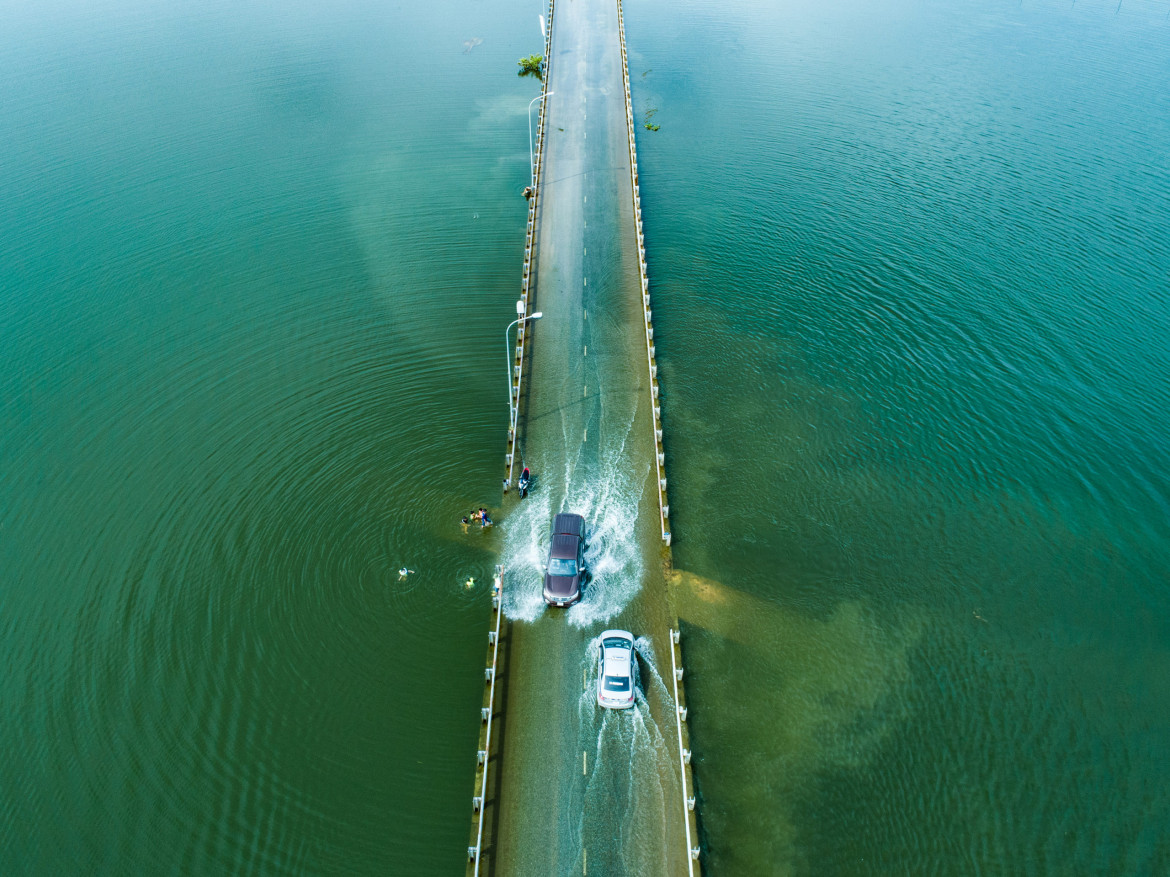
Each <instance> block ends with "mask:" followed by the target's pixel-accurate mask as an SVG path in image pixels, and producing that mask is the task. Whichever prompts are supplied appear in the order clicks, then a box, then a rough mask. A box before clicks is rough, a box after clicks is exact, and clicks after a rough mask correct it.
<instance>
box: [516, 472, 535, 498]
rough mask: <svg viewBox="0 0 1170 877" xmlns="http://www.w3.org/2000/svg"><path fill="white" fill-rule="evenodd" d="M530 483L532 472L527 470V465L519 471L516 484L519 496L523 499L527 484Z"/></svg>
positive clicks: (526, 491) (526, 492)
mask: <svg viewBox="0 0 1170 877" xmlns="http://www.w3.org/2000/svg"><path fill="white" fill-rule="evenodd" d="M531 483H532V473H530V472H529V471H528V467H527V466H525V467H524V471H523V472H521V473H520V480H519V481H518V482H517V483H516V486H517V487H519V488H520V498H521V499H524V497H525V496H527V495H528V485H529V484H531Z"/></svg>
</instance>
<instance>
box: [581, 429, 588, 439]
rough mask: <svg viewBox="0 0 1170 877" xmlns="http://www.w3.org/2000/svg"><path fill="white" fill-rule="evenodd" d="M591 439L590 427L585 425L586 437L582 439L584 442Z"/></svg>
mask: <svg viewBox="0 0 1170 877" xmlns="http://www.w3.org/2000/svg"><path fill="white" fill-rule="evenodd" d="M587 441H589V427H585V437H584V438H583V439H581V442H582V443H585V442H587Z"/></svg>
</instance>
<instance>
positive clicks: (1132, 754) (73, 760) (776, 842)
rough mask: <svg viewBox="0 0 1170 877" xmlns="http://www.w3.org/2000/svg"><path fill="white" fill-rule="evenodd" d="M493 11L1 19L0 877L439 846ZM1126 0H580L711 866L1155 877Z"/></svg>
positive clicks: (515, 221) (1160, 839)
mask: <svg viewBox="0 0 1170 877" xmlns="http://www.w3.org/2000/svg"><path fill="white" fill-rule="evenodd" d="M541 11H543V7H542V6H532V7H526V8H524V9H521V8H518V7H517V6H516V5H514V4H503V3H500V2H497V0H459V2H455V0H452V2H438V3H430V4H426V5H425V6H424V5H414V4H400V5H395V4H390V5H383V4H374V3H368V2H363V0H354V2H349V3H346V4H341V5H336V6H331V7H326V6H323V5H313V4H306V3H297V4H291V5H290V4H282V5H277V4H268V3H264V4H254V5H251V6H247V7H238V6H237V5H234V4H227V3H202V4H194V3H178V4H172V5H170V6H167V7H165V8H159V7H157V6H156V5H152V4H145V3H139V4H134V3H128V2H122V0H111V2H106V3H104V4H101V5H96V4H90V5H85V6H83V5H81V4H65V3H56V4H48V5H40V6H37V7H36V8H35V9H31V8H16V7H12V6H10V7H8V8H6V10H5V12H4V27H3V28H2V29H0V75H2V76H3V80H4V82H5V83H6V88H5V90H4V96H3V98H2V99H0V142H2V143H3V144H4V147H3V159H2V160H0V194H2V196H3V198H2V200H0V205H2V206H0V650H2V654H0V656H2V658H3V667H4V671H3V676H2V677H0V704H3V707H4V709H3V713H2V718H0V742H2V743H3V749H4V752H5V756H6V757H5V758H4V760H3V762H0V872H3V873H6V874H8V873H12V874H45V875H56V874H62V873H81V872H89V873H162V872H183V873H225V872H230V873H238V872H249V873H269V874H278V873H336V872H353V873H387V872H389V873H395V874H450V873H455V872H457V871H458V870H459V869H461V868H462V867H463V865H462V862H463V858H464V852H465V845H466V836H467V828H468V818H469V803H470V802H469V798H470V795H471V789H470V784H471V778H472V774H473V770H474V760H475V759H474V751H475V745H476V733H477V731H478V724H477V722H478V709H479V703H480V693H481V692H480V686H481V683H482V679H481V676H480V665H481V661H482V659H483V653H484V632H485V630H486V623H487V597H486V592H485V590H484V586H485V585H486V584H487V582H488V580H489V576H490V570H491V567H492V564H493V563H495V562H496V561H497V559H498V553H499V551H500V549H501V547H502V545H501V542H500V539H501V537H500V534H498V533H493V532H490V531H489V532H487V533H480V532H476V531H473V532H471V533H468V534H464V533H463V532H462V531H461V529H460V527H459V526H458V523H457V522H458V518H459V516H460V515H461V514H464V513H466V512H467V511H469V510H470V509H471V508H473V507H475V506H478V505H488V506H493V507H494V506H496V505H497V504H498V503H499V499H500V494H499V490H500V479H501V478H502V459H503V445H504V437H505V430H506V409H505V407H504V406H505V403H506V396H505V387H504V385H503V381H504V374H503V369H504V365H503V362H502V360H503V357H504V353H503V339H502V333H503V328H504V326H505V325H506V324H507V322H508V320H510V319H511V318H512V302H513V300H514V299H515V296H516V293H517V291H518V288H519V278H520V266H521V259H522V246H523V227H524V217H525V209H524V202H523V200H522V199H521V198H520V197H519V195H518V192H519V190H520V188H521V187H522V186H523V185H524V184H525V181H526V178H527V173H528V171H527V162H528V153H527V145H526V142H525V137H526V133H527V130H526V129H527V123H526V121H525V109H526V106H527V103H528V101H529V100H530V99H531V98H532V97H535V96H536V94H537V93H538V84H537V83H535V82H534V81H532V80H525V79H519V78H517V77H516V76H515V72H514V71H515V69H516V68H515V61H516V59H517V58H518V57H519V56H520V55H521V54H528V53H530V52H535V51H539V50H540V45H541V38H540V33H539V27H538V22H537V19H536V17H537V14H538V13H540V12H541ZM1166 14H1167V6H1166V4H1165V3H1153V2H1134V0H1126V2H1125V3H1124V4H1123V5H1122V6H1121V8H1120V10H1119V11H1118V10H1117V6H1116V4H1103V3H1097V2H1091V3H1086V2H1078V3H1076V4H1075V5H1074V4H1071V3H1070V4H1064V3H1059V4H1058V3H1042V4H1035V3H1028V2H1025V3H1023V4H1019V3H1017V2H1011V3H995V2H993V3H983V4H976V3H974V2H970V0H959V2H957V3H955V4H952V5H942V4H931V3H917V2H891V3H886V4H878V5H874V4H857V3H854V4H848V3H843V2H834V3H829V4H824V3H820V4H811V3H810V4H798V3H763V2H759V3H752V4H748V5H744V4H740V5H735V6H728V5H727V4H720V3H716V2H714V0H683V2H674V3H669V4H668V3H665V2H661V0H636V2H634V0H631V2H630V3H629V4H628V5H627V6H626V8H625V15H626V33H627V39H628V42H629V49H630V53H631V58H630V63H631V80H632V84H633V88H634V99H635V111H636V113H638V114H639V116H640V115H641V114H642V113H644V112H645V111H646V110H647V109H650V108H657V110H658V112H657V114H656V115H655V117H654V121H655V122H657V123H659V124H661V130H660V131H658V132H649V131H646V130H645V129H640V131H639V135H640V140H639V161H640V170H641V181H642V199H643V209H644V211H645V218H646V227H647V244H648V258H649V262H650V272H651V283H652V291H653V294H654V295H655V301H654V308H655V310H654V314H655V325H656V341H657V352H658V362H659V368H660V376H661V378H662V385H663V388H664V389H663V392H664V420H665V425H666V430H667V435H666V446H667V452H668V455H667V466H668V471H669V476H670V480H671V519H672V525H673V531H674V536H675V546H674V548H675V551H674V561H675V566H676V568H677V570H678V571H679V576H678V580H679V585H678V587H679V601H678V602H679V609H680V612H681V613H682V614H683V617H684V634H685V640H684V650H685V654H686V656H687V661H688V667H689V670H688V674H689V675H688V683H689V688H688V694H689V699H690V704H691V717H690V721H691V726H692V733H693V736H694V744H695V752H696V761H695V764H696V777H697V781H698V783H699V791H700V798H701V800H700V808H701V827H702V831H703V838H702V841H703V845H704V849H705V865H706V868H707V872H708V873H712V874H729V875H738V874H772V873H776V874H788V873H792V874H824V873H840V874H872V873H947V874H986V873H1012V874H1015V873H1025V874H1033V873H1034V874H1095V873H1120V874H1151V875H1154V874H1161V873H1166V872H1167V871H1170V832H1168V831H1167V829H1166V828H1165V826H1166V825H1168V824H1170V796H1168V795H1167V793H1166V792H1165V789H1166V788H1167V787H1170V768H1168V767H1167V761H1166V758H1165V753H1166V752H1167V751H1170V711H1168V708H1167V706H1166V705H1167V704H1168V703H1170V652H1168V651H1167V643H1168V642H1170V636H1168V634H1170V631H1168V630H1167V627H1168V623H1167V617H1168V616H1170V612H1168V610H1170V595H1168V593H1167V585H1166V582H1167V581H1168V580H1170V563H1168V561H1167V559H1166V558H1167V554H1168V551H1167V546H1168V543H1170V538H1168V535H1167V525H1166V521H1167V517H1168V515H1167V512H1168V501H1167V496H1168V494H1170V491H1168V485H1167V477H1166V474H1165V473H1166V472H1167V471H1168V468H1170V466H1168V464H1170V449H1168V447H1167V439H1166V436H1167V434H1168V430H1167V427H1168V425H1170V424H1168V420H1170V418H1168V417H1167V415H1166V411H1167V409H1168V407H1170V406H1168V402H1170V399H1168V396H1170V393H1168V391H1167V385H1166V378H1165V376H1166V374H1167V372H1168V370H1170V369H1168V365H1170V362H1168V360H1170V354H1168V345H1167V337H1168V334H1170V333H1168V330H1170V312H1168V308H1170V305H1168V298H1167V293H1166V278H1167V276H1170V201H1168V200H1167V192H1168V191H1170V164H1168V161H1167V158H1166V156H1167V155H1170V102H1168V100H1167V98H1166V94H1165V89H1164V88H1163V87H1162V84H1163V82H1164V80H1165V75H1166V71H1167V70H1168V69H1170V43H1168V41H1167V34H1168V33H1170V31H1168V30H1167V24H1166ZM476 39H481V40H482V42H481V43H475V42H474V41H475V40H476ZM468 40H470V41H472V45H471V48H470V51H467V46H466V45H465V41H468ZM402 566H407V567H409V568H412V569H414V570H415V572H414V573H413V574H412V575H410V576H408V577H407V579H406V580H405V581H399V577H398V574H397V570H398V569H399V567H402ZM469 578H474V579H475V582H474V583H473V584H472V586H471V587H470V588H468V587H466V586H465V584H466V582H467V580H468V579H469Z"/></svg>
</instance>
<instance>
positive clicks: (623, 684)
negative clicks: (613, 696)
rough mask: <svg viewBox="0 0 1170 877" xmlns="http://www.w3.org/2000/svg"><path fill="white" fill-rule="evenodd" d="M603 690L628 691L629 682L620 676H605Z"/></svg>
mask: <svg viewBox="0 0 1170 877" xmlns="http://www.w3.org/2000/svg"><path fill="white" fill-rule="evenodd" d="M604 688H605V690H606V691H629V690H630V680H629V679H627V678H625V677H620V676H606V677H605V682H604Z"/></svg>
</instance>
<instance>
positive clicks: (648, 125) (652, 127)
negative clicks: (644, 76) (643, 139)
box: [642, 71, 662, 131]
mask: <svg viewBox="0 0 1170 877" xmlns="http://www.w3.org/2000/svg"><path fill="white" fill-rule="evenodd" d="M647 72H649V71H647ZM657 112H658V107H651V108H650V109H648V110H646V114H645V118H644V119H643V120H642V126H643V127H644V128H645V129H646V130H647V131H657V130H658V129H659V128H661V127H662V126H661V125H656V124H654V122H652V121H650V120H651V119H653V118H654V115H655V114H656V113H657Z"/></svg>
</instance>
